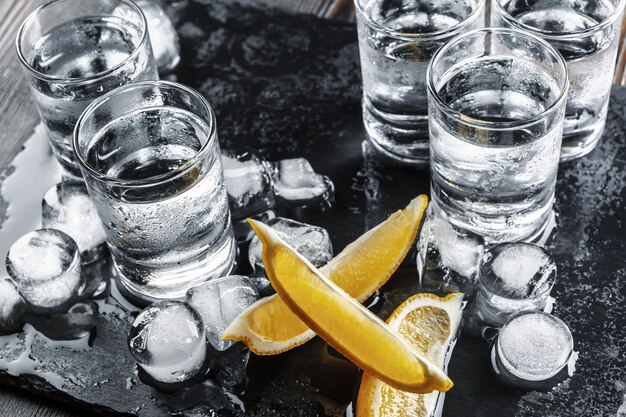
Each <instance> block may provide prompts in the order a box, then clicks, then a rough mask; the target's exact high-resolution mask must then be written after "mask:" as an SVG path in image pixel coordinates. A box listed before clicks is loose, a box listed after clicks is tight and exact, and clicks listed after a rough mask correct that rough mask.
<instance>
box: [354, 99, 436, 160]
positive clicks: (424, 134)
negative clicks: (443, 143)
mask: <svg viewBox="0 0 626 417" xmlns="http://www.w3.org/2000/svg"><path fill="white" fill-rule="evenodd" d="M363 124H364V125H365V130H366V132H367V136H368V138H369V141H370V142H371V144H372V145H373V147H374V149H376V151H377V152H378V153H379V154H381V155H382V156H383V157H384V159H386V160H387V161H388V162H391V163H396V164H400V165H404V166H409V167H414V168H420V169H427V168H428V166H429V164H430V156H429V147H430V144H429V136H428V115H427V114H425V115H411V116H407V115H402V114H393V113H388V112H384V111H381V110H380V109H377V108H376V107H374V106H373V105H372V103H371V102H370V101H369V100H368V99H367V98H364V99H363Z"/></svg>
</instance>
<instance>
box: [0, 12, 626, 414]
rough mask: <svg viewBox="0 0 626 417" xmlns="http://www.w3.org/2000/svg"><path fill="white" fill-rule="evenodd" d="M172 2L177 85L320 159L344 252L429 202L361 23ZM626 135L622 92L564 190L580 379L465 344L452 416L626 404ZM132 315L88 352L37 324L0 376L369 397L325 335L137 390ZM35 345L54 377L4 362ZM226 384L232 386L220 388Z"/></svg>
mask: <svg viewBox="0 0 626 417" xmlns="http://www.w3.org/2000/svg"><path fill="white" fill-rule="evenodd" d="M161 1H162V3H164V4H165V5H167V10H168V13H170V14H171V16H172V18H173V20H174V22H175V25H176V27H177V29H178V30H179V33H180V37H181V45H182V61H181V64H180V66H179V68H178V69H177V73H176V77H177V80H178V81H179V82H182V83H184V84H188V85H190V86H192V87H194V88H197V89H199V90H200V91H201V92H202V93H203V94H204V95H205V96H206V97H207V98H208V100H209V101H210V103H211V104H212V105H213V107H214V108H215V110H216V113H217V120H218V130H219V134H220V141H221V143H222V147H224V148H242V147H243V148H245V147H251V148H256V149H258V150H259V151H260V152H261V153H263V154H264V156H265V157H267V158H268V159H269V160H277V159H280V158H285V157H290V156H291V157H293V156H298V157H300V156H302V157H306V158H308V159H309V160H310V161H311V163H312V165H313V168H314V169H315V170H316V171H317V172H319V173H321V174H324V175H328V176H329V177H330V178H331V179H332V181H333V182H334V183H335V187H336V197H335V200H336V202H335V204H334V206H333V208H332V209H331V210H329V211H327V212H325V213H323V214H321V215H319V216H317V217H315V218H313V219H308V220H307V221H308V222H309V223H312V224H317V225H320V226H322V227H324V228H326V229H327V230H328V231H329V233H330V234H331V238H332V241H333V246H334V247H335V248H336V251H337V252H339V251H340V250H341V249H342V248H343V247H345V245H346V244H348V243H349V242H351V241H352V240H354V239H355V238H356V237H358V236H359V235H360V234H361V233H363V232H364V231H365V230H367V229H369V228H371V227H373V226H374V225H375V224H377V223H378V222H380V221H382V220H383V219H384V218H385V217H386V216H387V215H388V214H389V213H390V212H392V211H393V210H397V209H399V208H402V207H404V206H405V205H406V204H407V203H408V202H409V200H410V199H411V198H412V197H414V196H415V195H417V194H419V193H428V190H429V186H428V181H429V178H428V174H427V173H426V172H418V171H410V170H406V169H404V168H400V167H390V166H387V165H385V164H383V163H382V162H381V161H379V160H377V159H376V157H375V155H373V154H372V151H371V149H369V148H368V147H367V146H366V145H364V144H363V143H362V140H363V135H364V133H363V128H362V124H361V116H360V94H361V93H360V77H359V65H358V50H357V46H356V31H355V28H354V27H353V26H351V25H346V24H341V23H335V22H329V21H322V20H318V19H316V18H314V17H310V16H303V15H291V14H287V13H285V12H281V11H277V10H271V9H265V8H262V7H259V6H255V5H254V4H252V3H249V2H248V1H245V2H243V1H233V0H176V1H172V0H168V1H166V0H161ZM624 126H626V89H622V88H615V89H614V91H613V95H612V101H611V110H610V114H609V119H608V125H607V129H606V132H605V134H604V138H603V141H602V142H601V144H600V146H599V147H598V149H597V150H595V151H594V152H593V153H592V154H590V155H589V156H587V157H585V158H582V159H581V160H579V161H576V162H573V163H569V164H566V165H564V166H563V167H562V169H561V172H560V177H559V178H560V179H559V181H558V186H557V211H558V215H559V218H558V223H559V225H558V232H557V235H556V238H555V239H554V241H553V242H552V244H551V246H550V248H549V249H550V251H551V252H552V254H553V255H554V257H555V259H556V260H557V263H558V267H559V276H558V282H557V285H556V287H555V290H554V292H553V295H554V296H555V297H556V298H557V304H556V307H555V310H554V313H555V314H556V315H557V316H559V317H561V318H562V319H563V320H564V321H565V322H566V323H567V324H568V325H569V326H570V327H571V330H572V333H573V335H574V338H575V341H576V345H575V349H576V350H577V351H579V352H580V359H579V361H578V364H577V368H578V369H577V372H576V374H575V376H574V377H573V378H570V379H569V380H567V381H565V382H564V383H563V384H561V385H560V386H559V387H557V388H555V389H554V390H553V391H551V392H549V393H521V392H514V391H511V390H509V389H507V388H504V387H501V386H499V385H497V383H496V382H495V378H494V377H493V376H492V375H491V374H490V373H489V371H488V367H489V365H488V346H487V345H486V343H484V342H482V341H480V340H476V339H472V338H469V337H466V336H465V337H463V336H462V337H461V340H460V341H459V343H458V344H457V346H456V349H455V354H454V356H453V358H452V361H451V363H450V369H449V371H450V374H451V377H452V379H453V380H454V381H455V387H454V388H453V389H452V391H451V392H450V393H449V394H448V395H447V396H446V402H445V407H444V416H461V417H462V416H485V417H487V416H540V415H541V416H555V417H556V416H563V417H565V416H596V415H597V416H614V415H616V414H617V410H618V409H620V407H622V410H624V409H626V404H625V405H623V404H622V403H623V401H624V394H625V391H626V262H625V256H626V222H625V220H624V213H625V212H626V166H625V165H626V138H625V135H624V132H623V129H624ZM363 155H365V156H366V158H365V160H364V158H363ZM414 259H415V253H414V251H413V252H412V253H411V254H409V257H408V258H407V261H406V262H405V265H404V266H403V267H402V269H401V270H400V271H399V272H398V273H397V274H396V275H395V276H394V277H393V278H392V279H391V281H390V282H389V283H388V284H387V285H386V286H385V287H384V288H383V290H382V291H381V292H380V293H379V294H378V297H377V299H376V302H375V303H374V305H373V307H372V309H373V310H374V311H375V312H377V313H378V314H380V315H381V316H383V317H384V316H385V315H387V314H389V312H390V311H392V310H393V308H395V306H397V305H398V304H399V303H400V302H401V301H402V300H404V299H405V298H406V297H407V296H408V295H410V294H412V293H414V292H415V290H416V287H417V273H416V271H415V265H414ZM101 304H102V303H101ZM131 321H132V316H131V315H130V313H127V312H125V311H124V310H123V309H121V308H119V307H115V306H104V308H103V306H102V305H101V306H100V314H99V315H98V316H97V318H96V327H97V336H96V338H95V341H94V343H93V346H92V347H91V348H89V349H87V348H83V349H76V351H70V350H68V349H56V350H55V349H54V348H52V347H51V346H53V345H54V344H51V345H48V344H46V342H45V341H44V340H43V339H42V338H41V337H40V336H33V333H32V331H31V332H30V333H27V334H21V335H19V336H10V337H3V338H0V375H1V378H0V379H1V380H2V381H3V382H7V383H10V384H13V385H17V386H21V387H25V388H29V389H33V390H36V391H39V392H42V393H44V394H45V395H47V396H49V397H53V398H57V399H60V400H61V401H64V402H68V403H72V404H74V405H78V406H82V407H84V408H87V409H91V410H98V411H105V412H108V413H109V412H110V413H114V414H117V413H136V414H137V415H139V416H151V417H154V416H165V415H168V414H169V412H178V413H179V414H178V415H181V414H182V415H184V416H243V415H247V416H269V415H271V416H285V417H287V416H289V417H298V416H301V417H305V416H318V415H335V416H341V415H343V414H344V411H345V410H346V406H347V405H348V403H349V402H350V401H352V400H353V399H354V398H355V395H356V392H357V386H358V380H359V376H360V375H359V371H358V369H356V368H355V367H354V366H353V365H352V364H350V363H349V362H347V361H345V360H344V359H342V358H341V357H340V356H339V355H337V354H336V353H335V352H334V351H333V350H332V349H329V348H328V347H327V345H326V344H325V343H324V342H322V341H321V340H319V339H314V340H313V341H311V342H309V343H307V344H306V345H304V346H302V347H300V348H297V349H295V350H293V351H291V352H288V353H286V354H283V355H280V356H275V357H257V356H255V355H250V359H249V362H248V365H247V375H246V377H245V378H242V377H241V375H237V374H224V372H225V371H224V369H220V367H219V366H218V367H215V368H214V370H212V371H210V373H209V375H210V376H212V377H213V379H209V380H207V381H205V382H204V383H202V384H197V385H195V386H192V387H190V388H187V389H185V390H183V391H181V392H178V393H174V394H163V393H158V392H157V391H155V390H154V389H153V388H150V387H148V386H146V385H144V384H142V383H141V382H140V381H139V379H138V377H137V375H136V373H135V366H134V363H133V362H132V360H131V359H130V356H129V355H128V353H127V351H126V344H125V343H126V331H127V329H128V326H129V323H130V322H131ZM11 340H12V341H13V343H12V344H10V345H7V346H4V347H2V346H3V345H4V343H3V342H6V341H11ZM24 345H30V346H31V355H32V359H33V360H36V361H39V362H41V364H42V365H41V367H42V368H43V369H42V370H43V373H44V374H45V376H46V380H47V381H48V382H46V381H44V380H42V379H41V378H36V377H28V376H22V377H19V378H17V377H10V376H7V375H4V374H5V373H6V372H5V371H4V370H3V366H4V365H2V364H3V363H4V362H3V361H2V360H3V359H7V358H8V357H11V355H13V356H15V355H19V354H20V353H23V348H24ZM85 349H87V350H85ZM233 349H235V351H232V352H231V351H229V352H228V353H227V355H228V356H227V357H224V358H222V359H221V363H226V364H228V363H229V361H234V362H235V363H236V362H237V361H239V362H241V361H242V360H243V362H244V363H245V358H243V359H241V358H238V356H237V355H239V354H240V353H241V352H240V347H239V345H236V346H235V347H234V348H233ZM237 349H239V351H236V350H237ZM220 372H221V374H220ZM225 379H226V380H228V381H231V382H229V383H228V384H225V385H228V386H230V387H229V388H222V387H220V386H219V385H217V384H218V381H219V380H221V381H224V380H225ZM240 380H243V381H242V382H239V381H240ZM184 409H185V410H187V411H185V412H184V413H182V410H184Z"/></svg>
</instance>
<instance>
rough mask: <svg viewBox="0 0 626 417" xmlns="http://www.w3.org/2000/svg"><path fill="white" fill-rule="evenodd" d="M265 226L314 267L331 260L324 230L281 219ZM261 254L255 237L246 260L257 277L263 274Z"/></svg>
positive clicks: (330, 250)
mask: <svg viewBox="0 0 626 417" xmlns="http://www.w3.org/2000/svg"><path fill="white" fill-rule="evenodd" d="M266 224H267V225H268V226H270V227H271V228H272V229H274V230H275V231H276V234H278V236H279V237H280V238H282V239H283V240H284V241H285V242H287V244H289V245H290V246H292V247H293V248H294V249H295V250H296V251H298V253H299V254H301V255H302V256H304V257H305V258H306V259H307V260H308V261H309V262H311V263H312V264H313V265H314V266H316V267H318V268H319V267H321V266H323V265H325V264H326V263H328V261H330V260H331V259H332V257H333V247H332V243H331V241H330V236H329V234H328V232H327V231H326V229H324V228H322V227H319V226H313V225H310V224H306V223H300V222H297V221H295V220H291V219H286V218H283V217H276V218H274V219H272V220H269V221H268V222H266ZM262 252H263V244H262V243H261V240H260V239H259V238H258V237H257V236H255V237H254V238H253V239H252V241H251V242H250V247H249V249H248V260H249V262H250V265H251V266H252V268H253V269H254V272H255V273H256V274H258V275H264V274H265V267H264V266H263V257H262Z"/></svg>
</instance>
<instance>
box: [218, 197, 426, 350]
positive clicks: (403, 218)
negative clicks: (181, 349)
mask: <svg viewBox="0 0 626 417" xmlns="http://www.w3.org/2000/svg"><path fill="white" fill-rule="evenodd" d="M427 205H428V199H427V198H426V196H424V195H421V196H419V197H417V198H415V199H414V200H413V201H411V203H410V204H409V205H408V206H407V207H406V208H405V209H404V210H399V211H397V212H395V213H393V214H392V215H391V216H389V218H388V219H387V220H386V221H384V222H383V223H381V224H379V225H378V226H377V227H375V228H374V229H371V230H369V231H368V232H367V233H365V234H364V235H362V236H361V237H359V238H358V239H357V240H355V241H354V242H352V243H351V244H350V245H348V246H347V247H346V248H345V249H344V250H343V251H342V252H341V253H340V254H339V255H337V256H336V257H335V258H333V259H332V260H331V261H330V262H329V263H328V264H327V265H325V266H324V267H322V268H321V269H320V272H321V273H322V275H324V276H325V277H328V278H329V279H330V280H331V281H333V282H334V283H335V284H337V285H338V286H339V287H341V288H342V289H344V290H345V291H346V292H347V293H348V294H350V295H351V296H352V297H354V298H356V299H357V300H358V301H360V302H363V301H365V300H366V299H367V298H368V297H369V296H371V295H372V294H373V293H374V292H376V290H377V289H379V288H380V287H382V286H383V284H385V282H387V280H388V279H389V277H391V275H392V274H393V273H394V272H395V270H396V269H397V268H398V266H399V265H400V263H402V261H403V259H404V257H405V256H406V254H407V252H408V251H409V249H410V248H411V246H412V244H413V242H414V241H415V236H416V235H417V230H418V228H419V225H420V221H421V219H422V216H423V214H424V210H426V207H427ZM314 336H315V333H314V332H313V331H311V330H310V329H309V328H308V326H307V325H306V324H304V323H303V322H302V320H300V319H299V318H298V316H296V315H295V314H294V313H292V312H291V310H290V309H289V307H288V306H287V305H286V304H285V303H284V302H283V301H282V300H281V298H280V297H278V296H277V295H274V296H271V297H266V298H263V299H262V300H260V301H258V302H257V303H255V304H253V305H252V306H250V307H249V308H248V309H247V310H246V311H244V312H243V313H241V314H240V315H239V316H238V317H237V318H236V319H235V320H234V321H233V322H232V323H231V325H230V326H229V327H228V328H227V329H226V331H225V332H224V333H223V334H222V338H224V339H230V340H238V341H242V342H244V343H245V344H246V345H247V346H248V347H249V348H250V350H251V351H253V352H254V353H256V354H257V355H275V354H278V353H282V352H285V351H287V350H289V349H292V348H294V347H296V346H300V345H302V344H303V343H306V342H307V341H309V340H311V339H312V338H313V337H314Z"/></svg>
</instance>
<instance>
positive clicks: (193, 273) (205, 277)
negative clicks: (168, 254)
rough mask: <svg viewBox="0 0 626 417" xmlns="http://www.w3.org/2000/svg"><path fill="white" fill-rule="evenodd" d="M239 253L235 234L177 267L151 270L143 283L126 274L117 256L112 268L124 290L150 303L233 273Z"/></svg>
mask: <svg viewBox="0 0 626 417" xmlns="http://www.w3.org/2000/svg"><path fill="white" fill-rule="evenodd" d="M237 255H238V248H237V243H236V241H235V239H234V237H233V236H232V233H231V236H230V237H229V238H228V239H225V242H224V244H223V245H222V247H221V248H219V249H217V250H212V251H209V252H208V253H206V254H205V255H204V257H203V258H201V259H196V260H193V261H191V262H189V263H187V264H186V265H184V266H181V267H179V268H176V269H173V268H170V269H167V270H162V271H158V272H156V271H151V278H149V279H146V280H145V281H143V282H137V280H132V279H130V278H129V277H127V276H125V275H124V268H123V267H121V266H120V265H119V264H118V263H117V262H116V261H115V257H113V264H114V267H113V268H112V269H113V270H114V274H113V275H114V276H115V282H116V284H117V287H118V289H119V291H120V293H122V295H123V296H124V297H125V298H126V299H127V300H129V301H131V302H132V303H133V304H135V305H138V306H146V305H148V304H150V303H153V302H156V301H161V300H173V299H182V298H184V297H185V295H186V293H187V290H188V289H189V288H192V287H195V286H197V285H200V284H203V283H205V282H207V281H210V280H212V279H215V278H220V277H224V276H228V275H230V273H231V272H232V271H233V270H234V269H235V266H236V264H237V263H236V259H237Z"/></svg>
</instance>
